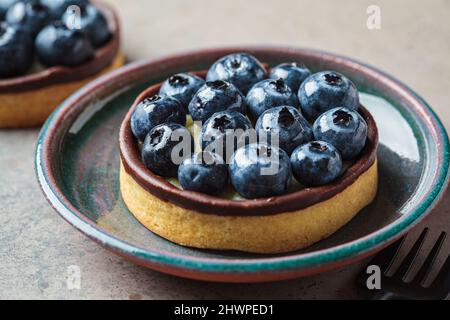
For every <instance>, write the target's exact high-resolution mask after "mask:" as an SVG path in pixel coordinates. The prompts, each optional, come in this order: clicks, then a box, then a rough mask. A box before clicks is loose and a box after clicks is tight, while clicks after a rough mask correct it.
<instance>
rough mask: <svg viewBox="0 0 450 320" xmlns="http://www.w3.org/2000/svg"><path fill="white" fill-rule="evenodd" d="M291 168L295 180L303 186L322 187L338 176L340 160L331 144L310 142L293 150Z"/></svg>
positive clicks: (340, 168)
mask: <svg viewBox="0 0 450 320" xmlns="http://www.w3.org/2000/svg"><path fill="white" fill-rule="evenodd" d="M291 167H292V172H293V173H294V176H295V178H296V179H297V180H298V182H300V183H301V184H303V185H304V186H306V187H312V186H314V187H315V186H322V185H325V184H328V183H330V182H332V181H334V180H335V179H336V178H337V177H339V176H340V174H341V171H342V159H341V156H340V154H339V152H338V151H337V149H336V148H335V147H333V146H332V145H331V144H329V143H327V142H324V141H312V142H309V143H307V144H304V145H302V146H300V147H298V148H297V149H295V150H294V152H293V153H292V155H291Z"/></svg>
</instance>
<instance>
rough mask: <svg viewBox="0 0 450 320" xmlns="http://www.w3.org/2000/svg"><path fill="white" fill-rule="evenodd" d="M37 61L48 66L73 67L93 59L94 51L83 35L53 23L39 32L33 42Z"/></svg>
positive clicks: (58, 23) (60, 24)
mask: <svg viewBox="0 0 450 320" xmlns="http://www.w3.org/2000/svg"><path fill="white" fill-rule="evenodd" d="M35 48H36V53H37V56H38V58H39V61H40V62H41V63H42V64H44V65H46V66H48V67H51V66H56V65H61V66H66V67H75V66H78V65H81V64H83V63H85V62H87V61H88V60H91V59H92V58H93V57H94V54H95V51H94V48H93V47H92V45H91V43H90V42H89V39H88V38H87V37H86V36H85V34H84V33H82V32H80V31H77V30H71V29H68V28H67V27H66V26H65V25H64V24H62V23H60V22H54V23H53V24H50V25H48V26H47V27H45V28H44V29H42V31H41V32H39V34H38V36H37V37H36V41H35Z"/></svg>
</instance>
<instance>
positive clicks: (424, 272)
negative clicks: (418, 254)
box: [413, 232, 447, 284]
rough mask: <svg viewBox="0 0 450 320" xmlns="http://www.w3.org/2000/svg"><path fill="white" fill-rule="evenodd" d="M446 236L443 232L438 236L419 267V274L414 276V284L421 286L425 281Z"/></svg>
mask: <svg viewBox="0 0 450 320" xmlns="http://www.w3.org/2000/svg"><path fill="white" fill-rule="evenodd" d="M446 236H447V234H446V233H445V232H442V233H441V234H440V236H439V238H438V239H437V241H436V243H435V244H434V246H433V248H432V249H431V251H430V253H429V254H428V256H427V258H426V259H425V262H424V263H423V265H422V267H420V270H419V272H417V274H416V276H415V277H414V280H413V281H414V282H416V283H419V284H423V282H424V281H425V280H426V277H427V276H428V274H429V272H430V271H431V268H432V267H433V264H434V262H435V261H436V258H437V256H438V255H439V251H440V250H441V247H442V244H443V243H444V241H445V238H446Z"/></svg>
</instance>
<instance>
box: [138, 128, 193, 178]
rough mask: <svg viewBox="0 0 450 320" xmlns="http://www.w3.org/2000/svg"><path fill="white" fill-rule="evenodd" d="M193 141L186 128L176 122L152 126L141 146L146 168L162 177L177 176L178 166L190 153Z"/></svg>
mask: <svg viewBox="0 0 450 320" xmlns="http://www.w3.org/2000/svg"><path fill="white" fill-rule="evenodd" d="M193 149H194V141H193V139H192V136H191V134H190V132H189V130H188V129H186V128H185V127H183V126H182V125H180V124H177V123H165V124H161V125H158V126H156V127H154V128H153V129H152V130H151V131H150V132H149V133H148V135H147V137H146V138H145V140H144V144H143V146H142V154H141V155H142V161H143V163H144V165H145V166H146V167H147V169H149V170H151V171H152V172H153V173H156V174H157V175H160V176H163V177H177V172H178V166H179V165H180V164H181V163H182V162H183V161H184V160H185V159H187V158H189V157H190V156H191V154H192V150H193Z"/></svg>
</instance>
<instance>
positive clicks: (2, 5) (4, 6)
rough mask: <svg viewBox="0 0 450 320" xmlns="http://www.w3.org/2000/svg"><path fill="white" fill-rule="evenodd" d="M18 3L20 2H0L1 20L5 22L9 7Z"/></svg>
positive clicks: (14, 0) (4, 0) (7, 0)
mask: <svg viewBox="0 0 450 320" xmlns="http://www.w3.org/2000/svg"><path fill="white" fill-rule="evenodd" d="M17 1H18V0H0V20H3V18H4V17H5V15H6V12H7V11H8V9H9V7H11V6H12V5H13V4H14V3H16V2H17Z"/></svg>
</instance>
